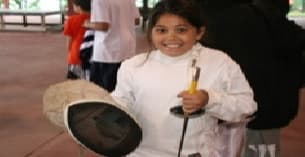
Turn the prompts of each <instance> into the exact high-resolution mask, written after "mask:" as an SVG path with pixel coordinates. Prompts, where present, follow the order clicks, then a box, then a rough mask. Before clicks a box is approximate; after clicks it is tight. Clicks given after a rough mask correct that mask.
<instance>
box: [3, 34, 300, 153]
mask: <svg viewBox="0 0 305 157" xmlns="http://www.w3.org/2000/svg"><path fill="white" fill-rule="evenodd" d="M137 33H138V45H139V46H138V48H137V50H138V51H139V52H141V51H143V50H145V49H146V48H147V44H146V43H145V42H144V35H143V32H142V31H141V30H138V32H137ZM65 44H66V42H65V38H64V36H63V35H62V33H61V32H57V33H56V32H53V33H52V32H44V33H39V32H35V33H33V32H0V72H1V73H2V74H1V75H0V157H76V156H78V153H79V147H78V145H77V144H76V143H75V142H74V141H72V139H71V138H70V136H69V135H67V134H66V133H63V132H62V131H61V130H60V129H59V128H56V127H55V126H54V125H52V124H51V123H50V122H49V121H48V119H47V118H46V117H45V116H44V115H43V113H42V96H43V93H44V91H45V90H46V88H47V87H48V86H49V85H51V84H53V83H56V82H60V81H63V80H65V72H66V61H65V59H66V48H65ZM302 95H303V96H302V99H303V100H302V102H303V103H302V104H301V107H300V110H299V111H300V112H299V115H298V117H297V118H296V119H295V120H294V121H293V122H292V123H291V125H289V126H288V127H287V128H285V129H283V132H282V134H281V140H282V157H304V156H305V134H304V132H305V125H304V124H305V123H304V122H305V91H303V94H302ZM85 154H86V155H85V156H86V157H95V156H96V155H94V154H93V153H90V152H85Z"/></svg>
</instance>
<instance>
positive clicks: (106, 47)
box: [85, 0, 140, 91]
mask: <svg viewBox="0 0 305 157" xmlns="http://www.w3.org/2000/svg"><path fill="white" fill-rule="evenodd" d="M91 8H92V9H91V19H90V23H86V24H85V27H88V28H92V29H94V30H95V35H94V36H95V39H94V44H93V45H94V47H93V56H92V58H91V60H92V65H91V67H90V80H91V81H93V82H94V83H96V84H98V85H100V86H101V87H103V88H105V89H107V90H108V91H112V90H113V89H114V87H115V84H116V75H117V70H118V68H119V67H120V65H121V62H122V61H123V60H125V59H127V58H130V57H131V56H134V55H135V48H136V36H135V26H136V24H138V23H139V17H140V14H139V10H138V8H137V7H136V5H135V1H134V0H123V1H122V0H92V7H91Z"/></svg>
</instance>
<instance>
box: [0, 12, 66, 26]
mask: <svg viewBox="0 0 305 157" xmlns="http://www.w3.org/2000/svg"><path fill="white" fill-rule="evenodd" d="M6 15H14V16H22V23H21V24H22V25H23V26H24V27H26V26H28V25H29V24H31V23H28V20H27V16H40V19H41V20H40V25H41V26H42V27H43V28H45V29H46V17H47V16H49V15H60V16H61V19H60V24H63V23H64V12H63V11H46V10H11V9H0V22H1V23H0V29H4V27H5V24H7V23H6V22H5V19H4V16H6Z"/></svg>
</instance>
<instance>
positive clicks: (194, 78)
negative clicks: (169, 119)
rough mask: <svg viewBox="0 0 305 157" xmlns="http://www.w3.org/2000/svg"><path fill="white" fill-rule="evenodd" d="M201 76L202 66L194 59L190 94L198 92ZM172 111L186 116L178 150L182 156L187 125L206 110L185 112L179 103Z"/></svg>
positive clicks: (180, 115)
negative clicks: (191, 119) (190, 119)
mask: <svg viewBox="0 0 305 157" xmlns="http://www.w3.org/2000/svg"><path fill="white" fill-rule="evenodd" d="M199 76H200V68H199V67H195V61H193V64H192V80H191V84H190V86H189V89H188V92H189V93H190V94H194V93H195V92H196V90H197V82H198V79H199ZM170 111H171V113H173V114H174V115H177V116H179V117H183V118H184V120H183V128H182V135H181V138H180V143H179V150H178V157H180V155H181V151H182V148H183V141H184V136H185V133H186V130H187V125H188V120H189V118H193V117H197V116H199V115H201V114H203V113H204V110H203V109H200V110H198V111H195V112H193V113H185V112H184V111H183V108H182V105H179V106H175V107H173V108H171V109H170ZM196 154H197V153H196Z"/></svg>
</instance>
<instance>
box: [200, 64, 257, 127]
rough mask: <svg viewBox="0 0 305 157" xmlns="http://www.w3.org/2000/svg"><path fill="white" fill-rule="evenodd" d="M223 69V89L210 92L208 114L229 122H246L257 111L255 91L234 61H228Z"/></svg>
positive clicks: (221, 73)
mask: <svg viewBox="0 0 305 157" xmlns="http://www.w3.org/2000/svg"><path fill="white" fill-rule="evenodd" d="M221 68H222V69H221V72H220V74H219V76H220V78H221V79H220V82H219V83H221V84H222V88H221V89H210V90H208V94H209V102H208V104H207V105H206V107H205V109H206V113H207V114H210V115H211V116H214V117H216V118H218V119H221V120H224V121H227V122H240V121H245V120H246V119H247V117H249V116H250V115H252V114H253V113H254V112H255V111H256V110H257V104H256V102H255V101H254V94H253V91H252V89H251V87H250V85H249V83H248V81H247V80H246V78H245V76H244V74H243V72H242V71H241V69H240V67H239V65H238V64H236V63H235V62H234V61H232V60H231V59H228V60H227V61H226V63H225V64H223V66H222V67H221Z"/></svg>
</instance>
